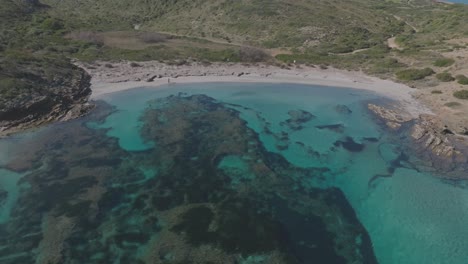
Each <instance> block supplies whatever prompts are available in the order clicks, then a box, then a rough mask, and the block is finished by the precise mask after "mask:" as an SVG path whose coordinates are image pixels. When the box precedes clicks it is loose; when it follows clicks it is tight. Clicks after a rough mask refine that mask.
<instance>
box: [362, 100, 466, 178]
mask: <svg viewBox="0 0 468 264" xmlns="http://www.w3.org/2000/svg"><path fill="white" fill-rule="evenodd" d="M367 107H368V109H369V110H370V111H371V112H372V113H373V114H375V116H376V117H377V118H378V119H380V120H381V121H382V123H383V124H384V125H385V126H386V127H387V128H389V129H390V130H391V131H393V132H394V133H396V134H397V135H398V136H399V137H400V140H402V141H403V143H404V145H405V146H406V147H408V148H409V150H410V151H411V153H414V154H415V155H416V156H417V158H419V159H420V160H421V161H422V163H423V164H420V165H422V167H428V168H432V169H435V170H436V172H437V176H438V177H441V178H445V179H454V180H455V179H468V175H467V174H466V171H467V169H468V130H467V128H465V127H460V128H458V129H457V130H451V129H449V128H448V127H447V126H446V125H444V123H443V121H442V120H440V118H438V117H437V116H436V115H431V114H420V115H419V116H418V117H416V118H415V117H412V116H410V115H408V114H407V113H405V112H404V111H402V110H401V109H398V108H397V107H389V106H380V105H375V104H371V103H370V104H368V106H367Z"/></svg>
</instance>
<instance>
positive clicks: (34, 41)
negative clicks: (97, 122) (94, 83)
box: [0, 0, 91, 136]
mask: <svg viewBox="0 0 468 264" xmlns="http://www.w3.org/2000/svg"><path fill="white" fill-rule="evenodd" d="M42 8H44V7H43V6H42V5H41V4H40V3H39V2H37V1H32V0H31V1H30V0H6V1H4V2H3V3H2V5H1V7H0V17H2V23H1V24H0V136H1V135H4V134H7V133H9V132H14V131H17V130H18V129H25V128H29V127H34V126H36V125H38V124H42V123H47V122H51V121H54V120H59V119H61V120H64V119H69V118H73V117H76V116H80V115H82V114H84V113H86V111H87V109H89V106H87V105H86V101H87V98H88V97H89V95H90V93H91V90H90V88H89V87H90V77H89V75H88V74H86V73H85V72H84V71H83V70H82V69H80V68H78V67H75V66H73V65H72V64H71V63H70V61H69V60H68V59H66V58H63V57H62V56H60V55H59V54H56V52H54V51H50V50H49V51H48V50H47V44H46V43H44V42H41V39H43V38H46V36H47V35H50V34H53V33H52V32H53V31H54V29H53V25H49V24H48V22H47V21H45V22H44V23H43V24H41V25H40V26H37V27H30V25H31V22H30V20H31V19H32V18H33V14H34V13H35V12H38V10H40V9H42ZM3 18H5V19H3ZM50 26H52V28H49V27H50Z"/></svg>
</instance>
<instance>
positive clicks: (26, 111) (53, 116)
mask: <svg viewBox="0 0 468 264" xmlns="http://www.w3.org/2000/svg"><path fill="white" fill-rule="evenodd" d="M69 66H70V69H69V71H68V72H67V73H68V74H67V75H66V76H56V77H55V78H54V80H53V81H44V80H40V79H39V81H38V82H37V87H38V88H37V89H34V90H28V91H25V92H24V93H21V94H19V95H17V96H15V97H14V98H11V99H9V100H1V99H0V106H1V107H0V136H5V135H8V134H11V133H14V132H18V131H22V130H25V129H29V128H33V127H37V126H39V125H42V124H46V123H50V122H53V121H67V120H70V119H73V118H76V117H80V116H83V115H85V114H86V113H88V111H89V110H90V109H91V108H92V107H93V106H92V105H91V104H89V103H88V98H89V96H90V95H91V89H90V86H91V84H90V80H91V77H90V76H89V75H88V74H87V73H86V72H85V71H83V70H82V69H80V68H78V67H76V66H73V65H71V64H70V65H69Z"/></svg>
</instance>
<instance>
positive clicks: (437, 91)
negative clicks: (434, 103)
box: [431, 90, 442, 94]
mask: <svg viewBox="0 0 468 264" xmlns="http://www.w3.org/2000/svg"><path fill="white" fill-rule="evenodd" d="M431 94H442V91H441V90H433V91H432V92H431Z"/></svg>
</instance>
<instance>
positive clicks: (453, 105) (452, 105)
mask: <svg viewBox="0 0 468 264" xmlns="http://www.w3.org/2000/svg"><path fill="white" fill-rule="evenodd" d="M444 105H445V106H447V107H457V106H460V105H461V104H460V103H459V102H448V103H446V104H444Z"/></svg>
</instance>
